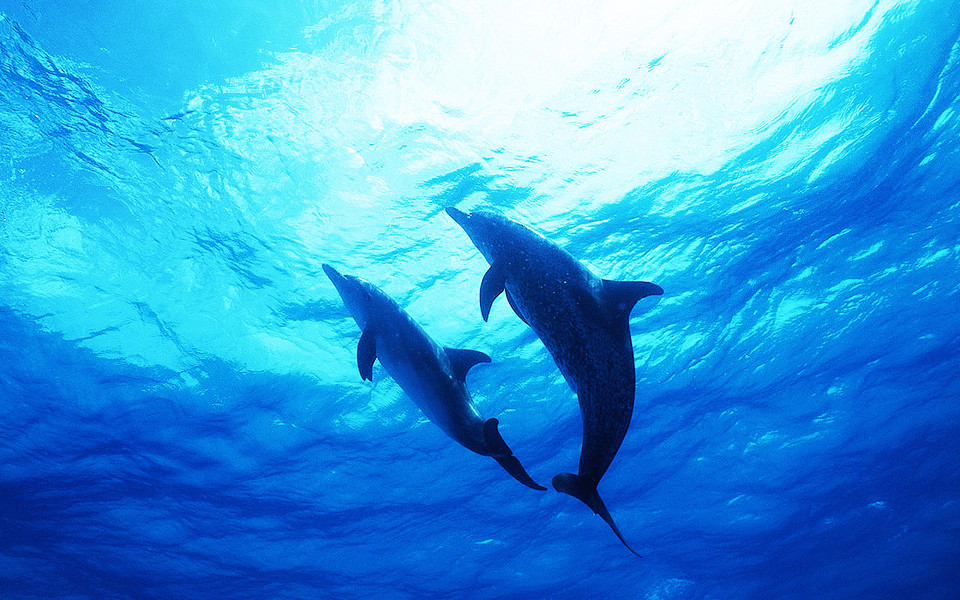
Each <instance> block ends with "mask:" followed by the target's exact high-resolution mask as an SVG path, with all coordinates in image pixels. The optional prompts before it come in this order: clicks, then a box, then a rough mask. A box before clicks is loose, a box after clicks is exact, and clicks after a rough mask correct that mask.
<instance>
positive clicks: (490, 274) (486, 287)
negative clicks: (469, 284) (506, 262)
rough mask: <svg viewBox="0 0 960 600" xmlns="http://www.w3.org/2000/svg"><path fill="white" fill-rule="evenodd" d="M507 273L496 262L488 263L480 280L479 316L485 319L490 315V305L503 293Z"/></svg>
mask: <svg viewBox="0 0 960 600" xmlns="http://www.w3.org/2000/svg"><path fill="white" fill-rule="evenodd" d="M506 282H507V274H506V273H505V272H504V271H503V269H501V268H500V267H499V266H498V265H497V264H496V263H494V264H492V265H490V268H489V269H487V272H486V273H484V275H483V281H481V282H480V316H482V317H483V320H484V321H486V320H487V319H488V318H489V317H490V307H491V306H493V301H494V300H496V299H497V296H499V295H500V294H502V293H503V286H504V285H505V284H506Z"/></svg>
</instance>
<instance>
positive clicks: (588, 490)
mask: <svg viewBox="0 0 960 600" xmlns="http://www.w3.org/2000/svg"><path fill="white" fill-rule="evenodd" d="M553 488H554V489H555V490H557V491H558V492H563V493H564V494H569V495H571V496H573V497H574V498H576V499H578V500H580V501H581V502H583V503H584V504H586V505H587V506H589V507H590V509H591V510H593V512H595V513H596V514H598V515H600V518H601V519H603V520H604V521H606V523H607V525H609V526H610V529H612V530H613V532H614V533H615V534H617V537H618V538H620V541H621V542H623V545H624V546H626V547H627V550H629V551H630V552H633V553H634V554H635V555H636V556H638V557H640V558H643V556H641V555H640V554H639V553H638V552H637V551H636V550H634V549H633V548H631V547H630V544H628V543H627V540H625V539H624V538H623V534H622V533H620V529H619V528H618V527H617V524H616V523H614V521H613V517H611V516H610V511H608V510H607V507H606V505H604V503H603V500H602V499H601V498H600V494H599V493H598V492H597V484H596V483H594V482H592V481H590V480H589V479H587V478H586V477H582V476H580V475H574V474H573V473H560V474H559V475H556V476H554V478H553Z"/></svg>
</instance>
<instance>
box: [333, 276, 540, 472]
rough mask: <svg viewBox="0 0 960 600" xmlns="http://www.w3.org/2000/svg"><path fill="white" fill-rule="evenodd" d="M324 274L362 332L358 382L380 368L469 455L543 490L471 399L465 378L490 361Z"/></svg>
mask: <svg viewBox="0 0 960 600" xmlns="http://www.w3.org/2000/svg"><path fill="white" fill-rule="evenodd" d="M323 271H324V272H325V273H326V274H327V277H329V278H330V281H332V282H333V285H334V286H336V288H337V292H339V293H340V298H342V299H343V303H344V305H346V307H347V310H348V311H350V314H351V316H353V319H354V320H355V321H356V322H357V325H359V326H360V329H361V330H362V332H363V333H362V334H361V335H360V344H359V345H358V346H357V366H358V367H359V368H360V377H362V378H363V379H365V380H371V379H372V378H373V363H374V361H375V360H377V359H380V364H382V365H383V367H384V368H385V369H386V370H387V373H389V374H390V376H391V377H393V379H394V380H395V381H396V382H397V384H398V385H399V386H400V387H401V388H402V389H403V391H404V392H406V393H407V395H408V396H410V398H411V399H413V401H414V402H416V403H417V406H419V407H420V409H421V410H422V411H423V412H424V414H426V415H427V417H428V418H429V419H430V420H431V421H433V422H434V423H436V424H437V425H438V426H439V427H440V429H442V430H443V431H445V432H446V434H447V435H449V436H450V437H452V438H453V439H454V440H456V441H458V442H460V444H462V445H463V446H465V447H466V448H467V449H468V450H472V451H473V452H476V453H477V454H481V455H483V456H491V457H493V458H494V460H496V461H497V462H498V463H500V466H502V467H503V468H504V469H506V471H507V473H510V475H512V476H513V478H514V479H516V480H517V481H519V482H520V483H522V484H523V485H525V486H527V487H531V488H533V489H535V490H545V489H547V488H545V487H543V486H541V485H540V484H538V483H537V482H536V481H534V480H533V479H532V478H531V477H530V475H528V474H527V472H526V471H525V470H524V468H523V465H521V464H520V461H519V460H517V458H516V457H515V456H513V452H512V451H511V450H510V448H509V447H508V446H507V444H506V442H504V441H503V438H502V437H500V432H499V431H498V429H497V425H498V424H499V421H497V420H496V419H487V420H486V421H484V420H483V419H482V418H481V417H480V413H479V412H478V411H477V407H476V405H474V403H473V400H471V399H470V393H469V392H468V391H467V386H466V383H464V378H465V377H466V374H467V371H468V370H469V369H470V368H471V367H472V366H474V365H476V364H477V363H481V362H490V357H489V356H487V355H486V354H484V353H483V352H478V351H476V350H458V349H454V348H442V347H441V346H439V345H438V344H437V343H436V342H435V341H433V339H431V338H430V336H428V335H427V333H426V332H425V331H424V330H423V328H422V327H420V325H419V324H418V323H417V322H415V321H414V320H413V319H411V318H410V315H408V314H407V313H406V312H405V311H404V310H403V309H402V308H400V306H398V305H397V303H396V302H394V301H393V299H391V298H390V297H389V296H387V295H386V294H384V293H383V292H382V291H381V290H380V289H379V288H377V287H376V286H374V285H373V284H371V283H369V282H367V281H365V280H363V279H360V278H359V277H352V276H350V275H342V274H340V273H339V272H338V271H337V270H336V269H334V268H333V267H331V266H330V265H323Z"/></svg>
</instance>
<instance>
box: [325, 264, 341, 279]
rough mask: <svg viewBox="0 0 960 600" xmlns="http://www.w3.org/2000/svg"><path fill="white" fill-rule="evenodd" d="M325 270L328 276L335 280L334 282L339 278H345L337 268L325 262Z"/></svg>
mask: <svg viewBox="0 0 960 600" xmlns="http://www.w3.org/2000/svg"><path fill="white" fill-rule="evenodd" d="M323 272H324V273H326V274H327V277H329V278H330V280H331V281H333V282H334V283H336V282H337V281H338V280H341V279H343V275H341V274H340V273H339V272H338V271H337V270H336V269H334V268H333V267H331V266H330V265H328V264H327V263H323Z"/></svg>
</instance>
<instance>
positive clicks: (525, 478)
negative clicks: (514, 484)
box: [493, 454, 547, 492]
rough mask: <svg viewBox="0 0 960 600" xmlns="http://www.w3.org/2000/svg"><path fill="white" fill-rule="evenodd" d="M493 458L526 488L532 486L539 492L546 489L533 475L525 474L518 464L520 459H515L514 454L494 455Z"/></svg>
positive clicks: (521, 466)
mask: <svg viewBox="0 0 960 600" xmlns="http://www.w3.org/2000/svg"><path fill="white" fill-rule="evenodd" d="M493 460H495V461H497V462H498V463H500V466H501V467H503V468H504V470H505V471H506V472H507V473H510V475H512V476H513V478H514V479H516V480H517V481H519V482H520V483H522V484H523V485H525V486H527V487H528V488H533V489H535V490H539V491H541V492H542V491H544V490H546V489H547V488H545V487H543V486H542V485H540V484H539V483H537V482H536V481H534V480H533V477H530V475H528V474H527V472H526V470H524V468H523V465H521V464H520V461H519V460H517V457H516V456H514V455H512V454H510V455H508V456H494V457H493Z"/></svg>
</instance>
